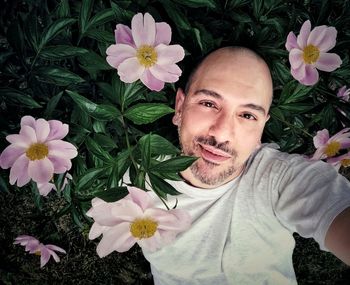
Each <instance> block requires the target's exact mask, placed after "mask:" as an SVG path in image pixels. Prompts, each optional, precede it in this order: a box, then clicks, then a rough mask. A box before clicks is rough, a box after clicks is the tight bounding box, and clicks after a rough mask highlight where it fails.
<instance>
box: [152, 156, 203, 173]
mask: <svg viewBox="0 0 350 285" xmlns="http://www.w3.org/2000/svg"><path fill="white" fill-rule="evenodd" d="M197 159H198V158H197V157H190V156H177V157H174V158H170V159H168V160H165V161H162V162H159V163H158V164H155V165H153V166H152V167H150V168H149V170H150V171H152V172H153V171H157V172H161V173H168V172H173V173H177V172H180V171H183V170H185V169H187V168H188V167H190V166H191V165H192V163H193V162H195V161H196V160H197Z"/></svg>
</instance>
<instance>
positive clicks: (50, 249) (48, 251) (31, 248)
mask: <svg viewBox="0 0 350 285" xmlns="http://www.w3.org/2000/svg"><path fill="white" fill-rule="evenodd" d="M14 244H20V245H23V246H25V251H28V252H29V253H30V254H35V255H40V267H43V266H45V264H46V263H47V262H48V261H49V259H50V257H51V256H52V257H53V259H54V260H55V261H56V262H59V261H60V258H59V257H58V255H57V254H56V252H55V251H59V252H62V253H66V251H65V250H64V249H63V248H60V247H58V246H56V245H53V244H46V245H44V244H42V243H40V242H39V240H37V239H36V238H35V237H32V236H28V235H20V236H18V237H16V238H15V242H14Z"/></svg>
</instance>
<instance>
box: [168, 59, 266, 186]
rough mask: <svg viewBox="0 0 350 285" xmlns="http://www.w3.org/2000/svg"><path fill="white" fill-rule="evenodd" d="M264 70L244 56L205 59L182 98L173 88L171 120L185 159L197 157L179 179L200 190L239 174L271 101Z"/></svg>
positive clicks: (251, 150) (262, 125)
mask: <svg viewBox="0 0 350 285" xmlns="http://www.w3.org/2000/svg"><path fill="white" fill-rule="evenodd" d="M271 93H272V90H271V79H270V76H269V73H268V70H267V69H266V67H265V66H264V65H263V64H262V63H261V62H258V61H257V60H256V59H255V58H252V57H251V56H247V55H241V56H236V55H234V56H233V55H232V54H231V53H227V52H223V53H220V52H219V53H218V54H216V55H211V56H209V58H207V59H206V60H205V62H204V63H203V64H202V65H201V67H200V68H199V70H198V71H197V73H196V75H195V77H194V80H193V83H192V84H191V87H190V89H189V92H188V94H186V95H185V94H184V93H183V91H182V90H179V91H178V92H177V95H176V107H175V109H176V113H175V116H174V118H173V122H174V124H175V125H177V126H178V130H179V140H180V144H181V147H182V151H183V153H184V154H185V155H191V156H196V157H199V159H198V160H197V161H196V162H195V163H194V164H193V165H192V166H191V167H190V168H188V169H186V170H185V171H183V172H182V173H181V174H182V176H183V177H184V178H185V179H186V180H187V181H188V182H189V183H191V184H193V185H194V186H197V187H202V188H213V187H216V186H219V185H222V184H224V183H226V182H228V181H230V180H232V179H233V178H235V177H236V176H238V175H239V174H240V172H241V171H242V169H243V167H244V163H245V162H246V160H247V159H248V157H249V156H250V154H251V153H252V152H253V151H254V150H255V149H256V148H257V147H259V145H260V139H261V135H262V132H263V128H264V126H265V123H266V121H267V119H268V118H269V116H268V109H269V105H270V101H271Z"/></svg>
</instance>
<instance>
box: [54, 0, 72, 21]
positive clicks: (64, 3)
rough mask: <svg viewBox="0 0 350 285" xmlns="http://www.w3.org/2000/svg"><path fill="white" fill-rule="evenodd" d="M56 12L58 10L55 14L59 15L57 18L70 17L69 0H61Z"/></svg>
mask: <svg viewBox="0 0 350 285" xmlns="http://www.w3.org/2000/svg"><path fill="white" fill-rule="evenodd" d="M55 12H56V13H55V14H56V15H57V18H65V17H69V15H70V8H69V2H68V0H61V2H60V4H58V6H57V8H56V11H55Z"/></svg>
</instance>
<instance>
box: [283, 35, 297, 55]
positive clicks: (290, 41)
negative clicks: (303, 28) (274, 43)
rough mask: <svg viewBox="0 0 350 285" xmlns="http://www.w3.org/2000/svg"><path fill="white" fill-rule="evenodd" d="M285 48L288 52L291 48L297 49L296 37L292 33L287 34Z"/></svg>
mask: <svg viewBox="0 0 350 285" xmlns="http://www.w3.org/2000/svg"><path fill="white" fill-rule="evenodd" d="M285 46H286V49H287V50H288V51H291V49H293V48H297V49H298V48H299V46H298V43H297V37H296V36H295V34H294V33H293V32H289V34H288V36H287V41H286V45H285Z"/></svg>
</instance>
